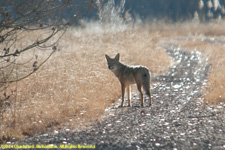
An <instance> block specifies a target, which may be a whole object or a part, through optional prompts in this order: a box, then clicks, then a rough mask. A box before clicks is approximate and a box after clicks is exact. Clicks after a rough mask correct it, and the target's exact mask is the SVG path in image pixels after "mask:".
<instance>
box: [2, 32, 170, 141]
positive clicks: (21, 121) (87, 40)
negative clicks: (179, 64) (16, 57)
mask: <svg viewBox="0 0 225 150" xmlns="http://www.w3.org/2000/svg"><path fill="white" fill-rule="evenodd" d="M29 34H30V33H29ZM32 34H33V37H34V35H36V34H38V33H32ZM28 37H29V36H28ZM27 40H29V39H27ZM159 41H160V37H159V36H158V33H157V32H148V31H147V32H146V29H141V28H133V29H128V30H126V31H109V30H108V31H104V29H101V31H99V30H97V31H96V29H93V30H90V29H88V30H87V29H82V28H72V29H70V30H69V32H67V33H66V34H65V35H64V37H63V38H62V39H61V42H60V45H59V46H58V48H59V49H60V50H59V51H57V52H56V53H55V54H54V55H53V56H52V57H51V59H50V60H49V61H48V62H47V63H46V64H45V65H44V66H43V67H42V68H41V69H40V70H38V71H37V72H36V73H35V74H33V75H32V76H30V77H28V78H27V79H25V80H22V81H20V82H18V83H15V84H12V85H11V86H10V87H9V88H8V93H10V92H11V91H14V92H13V93H14V94H13V95H12V96H11V99H10V103H11V107H9V108H8V109H6V111H5V112H4V113H3V114H2V120H1V124H0V137H3V135H4V136H5V137H10V138H12V137H14V138H17V139H20V138H23V137H24V136H33V135H35V134H41V133H44V132H46V131H49V130H51V131H54V130H60V129H62V128H63V129H83V128H85V127H86V126H89V125H90V124H95V123H99V121H100V120H101V117H102V116H103V114H104V112H105V109H106V108H107V107H110V106H111V105H112V103H115V102H117V101H118V99H119V98H120V96H121V94H120V93H121V92H120V84H119V82H118V80H117V78H116V77H115V76H114V75H113V74H112V72H111V71H109V70H108V67H107V63H106V59H105V54H108V55H110V56H115V55H116V54H117V53H118V52H119V53H120V54H121V61H122V62H125V63H127V64H131V65H135V64H136V65H145V66H147V67H148V68H150V70H151V71H152V73H153V74H157V73H161V72H163V71H164V70H165V69H166V68H168V66H170V64H171V60H170V58H169V56H168V55H167V54H166V53H165V52H164V51H163V49H161V48H160V47H158V46H159V45H158V42H159ZM38 53H39V55H43V56H44V55H45V53H43V52H41V51H40V52H38ZM42 53H43V54H42ZM29 56H30V54H29V53H28V54H25V55H24V56H21V57H22V59H26V57H28V58H29ZM39 57H40V56H39ZM28 58H27V59H28ZM18 72H20V73H23V72H24V71H18Z"/></svg>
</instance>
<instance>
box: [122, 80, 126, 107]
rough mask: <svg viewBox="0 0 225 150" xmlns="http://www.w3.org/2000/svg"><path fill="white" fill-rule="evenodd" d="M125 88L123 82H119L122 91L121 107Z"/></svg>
mask: <svg viewBox="0 0 225 150" xmlns="http://www.w3.org/2000/svg"><path fill="white" fill-rule="evenodd" d="M125 88H126V87H125V86H124V85H123V84H121V91H122V102H121V107H123V102H124V94H125Z"/></svg>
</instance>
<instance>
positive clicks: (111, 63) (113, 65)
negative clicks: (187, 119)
mask: <svg viewBox="0 0 225 150" xmlns="http://www.w3.org/2000/svg"><path fill="white" fill-rule="evenodd" d="M105 58H106V60H107V62H108V68H109V70H112V71H113V70H114V69H117V67H118V64H119V59H120V54H119V53H118V54H117V55H116V57H115V58H110V57H109V56H108V55H105Z"/></svg>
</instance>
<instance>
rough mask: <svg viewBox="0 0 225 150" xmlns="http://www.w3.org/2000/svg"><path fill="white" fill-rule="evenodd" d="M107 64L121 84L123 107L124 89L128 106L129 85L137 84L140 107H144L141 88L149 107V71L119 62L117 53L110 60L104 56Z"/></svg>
mask: <svg viewBox="0 0 225 150" xmlns="http://www.w3.org/2000/svg"><path fill="white" fill-rule="evenodd" d="M105 57H106V60H107V62H108V68H109V70H111V71H112V72H113V73H114V74H115V75H116V77H117V78H118V79H119V81H120V83H121V89H122V103H121V107H123V102H124V94H125V88H126V87H127V92H128V106H130V97H131V91H130V85H131V84H135V83H136V84H137V89H138V91H139V92H140V94H141V106H142V107H143V106H144V101H143V93H142V87H143V88H144V90H145V92H146V94H147V95H148V97H149V106H151V104H152V99H151V93H150V89H149V88H150V73H149V70H148V69H147V68H146V67H144V66H127V65H124V64H122V63H121V62H119V58H120V54H119V53H118V54H117V55H116V57H115V58H114V59H113V58H110V57H109V56H108V55H105Z"/></svg>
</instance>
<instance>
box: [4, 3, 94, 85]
mask: <svg viewBox="0 0 225 150" xmlns="http://www.w3.org/2000/svg"><path fill="white" fill-rule="evenodd" d="M91 7H92V1H91V0H76V1H70V0H57V1H56V0H30V1H27V0H19V1H14V0H13V1H11V0H10V1H5V0H0V87H2V86H3V85H5V84H6V83H10V82H15V81H19V80H22V79H24V78H26V77H28V76H29V75H31V74H33V73H34V72H35V71H37V70H38V69H39V68H40V66H42V65H43V64H44V63H45V62H46V61H47V60H48V59H49V57H50V56H51V55H52V54H53V53H54V52H55V50H56V49H57V43H58V41H59V39H60V38H61V37H62V35H63V34H64V33H65V31H66V30H67V28H68V26H69V25H71V24H74V22H76V21H77V20H79V19H80V18H81V17H83V16H84V15H85V14H86V13H87V11H88V10H89V9H90V8H91ZM32 31H38V32H39V31H40V33H42V35H40V36H38V37H37V38H36V39H34V40H33V41H32V42H29V43H27V44H25V45H24V46H22V47H21V46H20V47H18V46H17V45H18V42H21V41H22V42H26V41H24V40H23V39H25V38H28V37H25V35H26V34H25V33H26V32H32ZM43 31H46V32H45V33H44V36H43ZM56 35H57V36H56ZM53 37H54V38H53ZM56 37H57V38H56ZM31 39H33V38H31ZM52 39H54V40H52ZM34 48H38V49H44V50H45V49H47V48H51V52H50V53H49V52H48V57H46V58H45V59H44V60H43V61H42V62H37V57H38V56H37V55H35V56H32V58H30V60H29V62H31V61H33V63H32V66H31V67H32V69H31V70H30V71H29V72H26V74H24V75H23V76H18V77H16V78H15V74H13V72H14V71H15V68H17V67H18V65H21V64H24V63H26V62H20V63H17V61H16V60H17V59H18V58H19V57H20V56H21V54H22V53H24V52H27V51H30V50H32V49H34ZM26 61H27V60H26Z"/></svg>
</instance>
